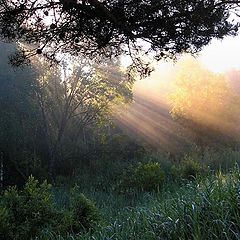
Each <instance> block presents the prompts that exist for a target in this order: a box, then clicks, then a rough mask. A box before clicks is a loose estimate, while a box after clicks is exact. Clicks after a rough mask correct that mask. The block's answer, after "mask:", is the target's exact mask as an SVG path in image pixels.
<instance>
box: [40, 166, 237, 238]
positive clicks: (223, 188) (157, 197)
mask: <svg viewBox="0 0 240 240" xmlns="http://www.w3.org/2000/svg"><path fill="white" fill-rule="evenodd" d="M86 194H87V195H88V196H89V197H91V198H92V199H94V200H95V201H96V202H97V205H98V206H99V207H100V208H101V210H102V212H103V214H104V216H105V219H106V222H105V224H104V225H103V226H99V228H98V229H97V230H96V231H95V232H88V233H84V234H82V235H76V236H71V235H69V236H67V237H65V238H63V237H61V236H58V235H57V234H56V233H52V232H51V231H50V230H46V231H44V232H43V233H42V235H41V236H40V237H39V238H38V239H41V240H46V239H50V240H51V239H58V240H60V239H61V240H63V239H65V240H70V239H71V240H83V239H84V240H90V239H91V240H93V239H95V240H107V239H118V240H126V239H127V240H138V239H144V240H156V239H169V240H170V239H171V240H174V239H178V240H185V239H193V240H198V239H199V240H200V239H201V240H203V239H204V240H205V239H206V240H208V239H209V240H210V239H211V240H212V239H213V240H214V239H216V240H221V239H231V240H234V239H236V240H237V239H240V171H239V169H238V168H235V169H234V170H233V171H231V172H230V173H228V174H223V173H221V172H220V171H219V172H217V173H216V174H215V175H209V176H207V177H206V178H204V179H199V180H196V181H192V182H188V183H187V184H182V185H179V184H176V183H174V184H173V183H171V184H168V185H165V187H164V188H163V189H162V191H161V192H160V193H151V194H150V193H135V194H134V195H118V194H116V193H115V192H113V191H109V192H102V191H97V190H96V189H95V190H94V191H86Z"/></svg>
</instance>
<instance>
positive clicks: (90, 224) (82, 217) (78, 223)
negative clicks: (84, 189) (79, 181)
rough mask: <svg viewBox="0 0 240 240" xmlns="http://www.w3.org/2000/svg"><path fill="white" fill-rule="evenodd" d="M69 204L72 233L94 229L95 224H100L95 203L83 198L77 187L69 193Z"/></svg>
mask: <svg viewBox="0 0 240 240" xmlns="http://www.w3.org/2000/svg"><path fill="white" fill-rule="evenodd" d="M71 203H72V209H73V211H72V213H73V226H72V229H73V231H74V232H75V231H76V230H79V229H82V230H89V229H94V228H95V227H96V226H97V224H100V223H101V222H102V217H101V214H100V211H99V209H98V208H97V207H96V205H95V203H94V202H93V201H91V200H90V199H88V198H87V197H85V195H84V194H82V193H79V188H78V187H77V186H76V187H75V188H74V189H73V190H72V191H71Z"/></svg>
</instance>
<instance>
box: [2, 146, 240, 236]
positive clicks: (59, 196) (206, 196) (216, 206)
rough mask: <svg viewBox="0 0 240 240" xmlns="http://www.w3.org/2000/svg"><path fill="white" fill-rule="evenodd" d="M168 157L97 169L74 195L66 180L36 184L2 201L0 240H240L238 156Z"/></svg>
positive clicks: (84, 177)
mask: <svg viewBox="0 0 240 240" xmlns="http://www.w3.org/2000/svg"><path fill="white" fill-rule="evenodd" d="M216 157H218V160H219V162H221V164H219V165H218V166H217V165H216V164H215V162H216V161H214V159H215V158H216ZM223 157H224V158H225V161H224V160H223ZM167 158H168V156H167V155H161V154H160V155H156V154H155V155H148V156H147V157H146V158H144V159H143V160H142V161H141V163H138V162H137V161H136V162H134V161H133V162H132V163H131V164H130V165H129V164H124V163H122V166H121V167H120V166H119V165H118V164H116V165H115V164H111V163H110V162H109V165H108V168H105V169H104V168H102V169H101V168H100V167H99V168H98V167H96V163H95V165H94V169H91V168H89V167H88V171H86V169H82V174H80V176H79V178H76V179H75V181H74V182H75V183H77V184H78V185H79V187H75V188H74V189H72V188H71V187H70V186H71V185H72V183H71V181H69V182H68V184H66V182H65V184H63V183H64V179H60V178H59V185H58V186H56V187H54V188H52V187H51V186H50V185H48V184H47V183H46V182H45V183H43V184H39V183H38V182H37V181H35V180H34V179H33V178H30V179H29V181H28V182H27V184H26V185H25V187H24V188H23V189H22V190H17V189H16V188H10V189H8V190H6V191H5V192H3V193H2V195H1V200H0V203H1V204H0V218H1V221H0V229H1V231H0V233H1V235H0V236H1V238H0V239H1V240H3V239H10V240H11V239H16V240H17V239H26V240H27V239H38V240H47V239H50V240H51V239H52V240H53V239H54V240H55V239H56V240H70V239H71V240H83V239H84V240H88V239H89V240H90V239H96V240H97V239H98V240H106V239H119V240H126V239H136V240H137V239H146V240H155V239H169V240H170V239H173V240H174V239H179V240H180V239H182V240H183V239H194V240H195V239H209V240H210V239H220V240H221V239H240V170H239V168H238V164H237V163H236V162H237V160H238V153H237V152H234V151H232V152H231V153H230V152H228V154H225V155H224V154H223V153H210V152H207V154H206V153H205V159H201V162H200V161H199V159H197V156H194V155H191V156H190V155H187V156H184V157H183V159H182V161H181V162H180V163H176V162H170V161H169V159H167ZM197 160H198V161H197ZM101 163H102V162H101ZM99 166H103V165H102V164H99ZM105 166H106V165H105ZM114 166H115V167H114ZM90 199H91V200H90ZM94 202H95V203H96V204H94Z"/></svg>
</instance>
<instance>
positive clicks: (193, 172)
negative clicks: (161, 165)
mask: <svg viewBox="0 0 240 240" xmlns="http://www.w3.org/2000/svg"><path fill="white" fill-rule="evenodd" d="M206 172H207V168H206V167H205V166H204V165H203V164H200V163H199V162H197V161H195V160H193V159H192V158H191V157H188V156H187V157H185V158H184V160H183V161H182V162H181V163H180V164H179V165H178V166H176V165H173V166H172V176H173V178H174V179H175V180H176V179H179V178H181V179H187V180H194V179H196V177H197V176H202V175H205V174H206Z"/></svg>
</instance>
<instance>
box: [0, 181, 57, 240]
mask: <svg viewBox="0 0 240 240" xmlns="http://www.w3.org/2000/svg"><path fill="white" fill-rule="evenodd" d="M0 209H1V210H0V212H1V215H0V216H1V221H0V229H1V230H0V232H1V233H2V234H3V236H4V237H5V239H30V238H31V237H33V236H35V235H37V234H38V233H39V232H40V231H41V230H42V229H43V228H45V227H46V226H49V225H54V221H56V218H57V217H58V214H57V212H56V211H55V209H54V207H53V201H52V195H51V186H50V185H49V184H47V182H44V183H42V184H39V183H38V181H37V180H34V178H33V177H30V178H29V180H28V181H27V183H26V185H25V187H24V189H23V190H22V191H19V190H17V188H16V187H10V188H9V189H7V190H5V191H4V193H3V195H2V196H1V198H0Z"/></svg>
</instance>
